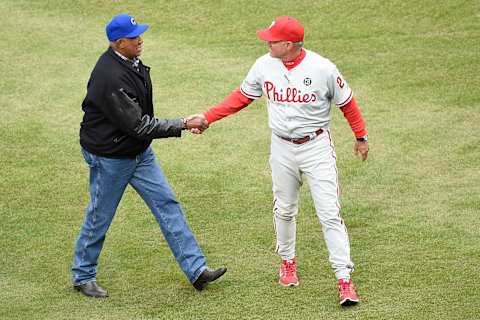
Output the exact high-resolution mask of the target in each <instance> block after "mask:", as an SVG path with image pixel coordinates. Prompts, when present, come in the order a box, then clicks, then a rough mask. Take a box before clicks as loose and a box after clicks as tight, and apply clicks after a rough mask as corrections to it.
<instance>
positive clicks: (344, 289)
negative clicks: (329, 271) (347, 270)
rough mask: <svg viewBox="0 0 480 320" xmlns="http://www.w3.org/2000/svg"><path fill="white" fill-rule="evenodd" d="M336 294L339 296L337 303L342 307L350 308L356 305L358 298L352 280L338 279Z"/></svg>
mask: <svg viewBox="0 0 480 320" xmlns="http://www.w3.org/2000/svg"><path fill="white" fill-rule="evenodd" d="M338 292H339V294H340V296H339V301H340V305H342V306H351V305H354V304H357V303H358V301H359V300H358V296H357V293H356V292H355V286H354V284H353V282H352V279H350V280H347V279H339V280H338Z"/></svg>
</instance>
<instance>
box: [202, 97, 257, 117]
mask: <svg viewBox="0 0 480 320" xmlns="http://www.w3.org/2000/svg"><path fill="white" fill-rule="evenodd" d="M252 101H253V100H252V99H250V98H247V97H245V96H244V95H243V94H242V93H241V92H240V88H237V89H236V90H234V91H233V92H232V93H231V94H230V95H229V96H228V97H226V98H225V100H223V101H222V102H220V103H219V104H218V105H216V106H214V107H211V108H210V109H208V111H207V112H205V113H204V114H203V115H204V116H205V119H207V121H208V123H213V122H215V121H217V120H220V119H222V118H225V117H227V116H229V115H231V114H234V113H236V112H238V111H240V110H242V109H243V108H245V107H246V106H248V105H249V104H250V103H252Z"/></svg>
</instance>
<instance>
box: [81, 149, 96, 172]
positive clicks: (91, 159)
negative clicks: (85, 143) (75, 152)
mask: <svg viewBox="0 0 480 320" xmlns="http://www.w3.org/2000/svg"><path fill="white" fill-rule="evenodd" d="M82 155H83V158H84V159H85V162H86V163H87V164H88V166H89V167H90V168H93V167H95V166H96V164H97V159H96V158H97V157H96V156H95V155H93V154H91V153H90V152H88V151H87V150H85V149H83V148H82Z"/></svg>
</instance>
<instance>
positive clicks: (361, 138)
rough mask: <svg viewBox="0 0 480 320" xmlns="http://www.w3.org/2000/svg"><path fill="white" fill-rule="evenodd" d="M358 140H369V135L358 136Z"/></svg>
mask: <svg viewBox="0 0 480 320" xmlns="http://www.w3.org/2000/svg"><path fill="white" fill-rule="evenodd" d="M357 141H358V142H364V141H368V135H364V136H363V137H358V138H357Z"/></svg>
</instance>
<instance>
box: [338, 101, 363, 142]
mask: <svg viewBox="0 0 480 320" xmlns="http://www.w3.org/2000/svg"><path fill="white" fill-rule="evenodd" d="M340 110H342V112H343V116H344V117H345V118H346V119H347V121H348V124H349V125H350V128H352V131H353V133H354V134H355V137H357V138H359V137H363V136H365V135H366V134H367V130H366V128H365V121H363V117H362V112H361V111H360V108H359V107H358V105H357V101H355V97H352V99H351V100H350V102H349V103H347V104H346V105H344V106H343V107H341V108H340Z"/></svg>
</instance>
